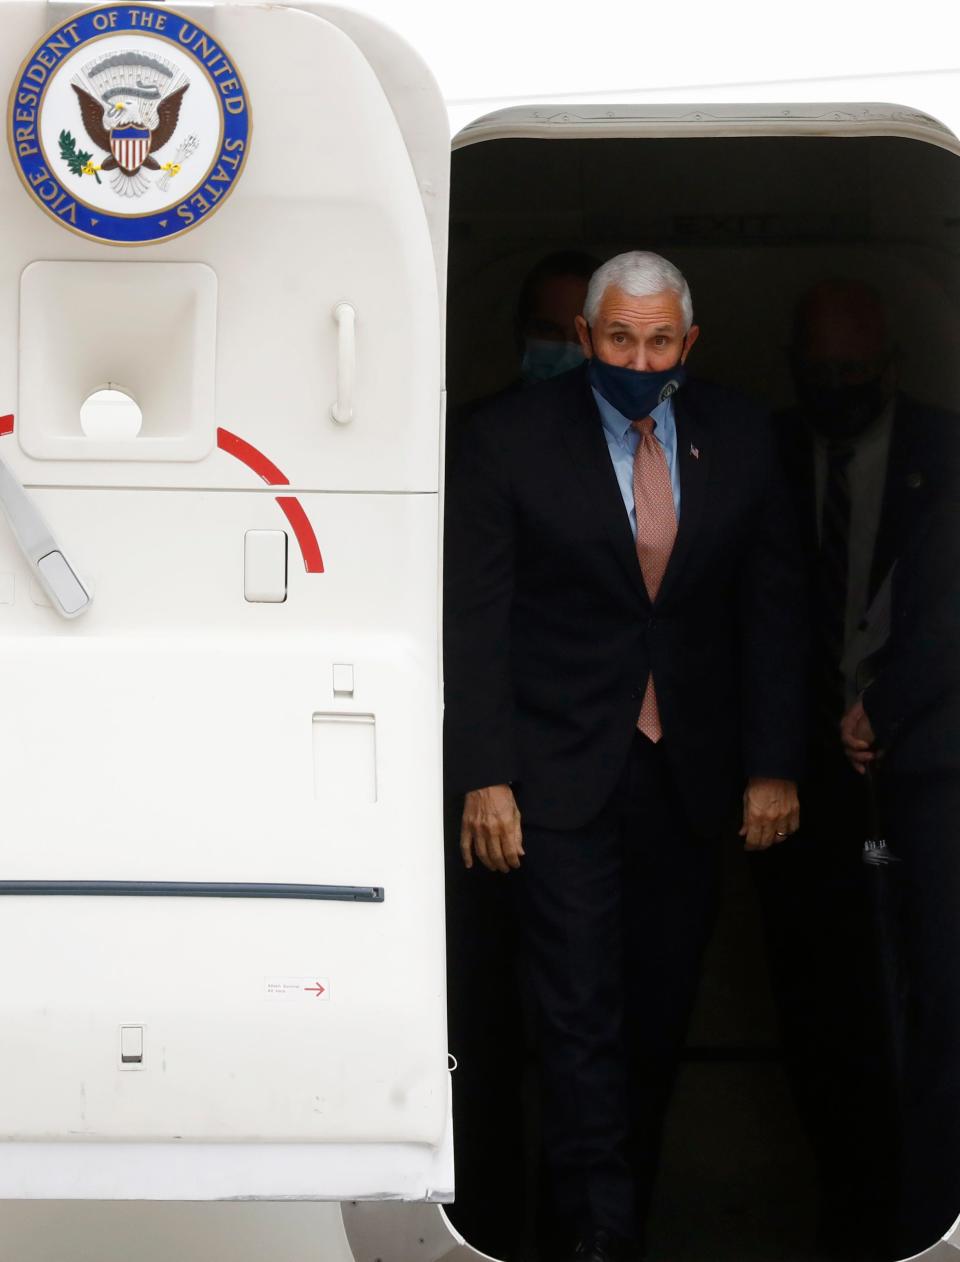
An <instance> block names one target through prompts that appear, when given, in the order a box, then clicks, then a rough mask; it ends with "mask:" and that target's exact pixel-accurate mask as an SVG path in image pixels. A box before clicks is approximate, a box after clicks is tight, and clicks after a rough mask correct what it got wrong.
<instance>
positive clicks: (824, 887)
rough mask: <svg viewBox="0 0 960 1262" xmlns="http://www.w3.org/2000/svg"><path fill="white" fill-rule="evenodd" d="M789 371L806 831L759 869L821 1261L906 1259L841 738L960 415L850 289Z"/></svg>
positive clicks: (866, 798)
mask: <svg viewBox="0 0 960 1262" xmlns="http://www.w3.org/2000/svg"><path fill="white" fill-rule="evenodd" d="M791 357H792V367H793V372H794V378H795V382H796V389H797V398H798V406H797V407H796V408H795V409H794V410H792V411H790V412H789V413H786V414H784V415H782V416H781V417H779V418H778V426H779V428H780V436H781V441H782V444H783V450H784V457H785V459H784V463H785V467H786V471H787V476H788V481H789V484H790V489H791V492H792V494H793V495H794V497H795V503H796V506H797V515H798V519H799V521H800V526H801V535H802V539H803V542H804V551H805V556H806V561H807V573H808V584H809V586H808V590H809V599H810V606H811V624H812V631H813V645H814V651H813V653H812V657H811V688H810V696H811V706H810V712H809V714H810V724H809V731H808V753H807V773H806V776H805V779H804V782H803V783H802V784H801V800H802V803H803V815H804V823H803V827H802V829H801V830H800V832H799V833H798V834H797V836H796V837H795V838H794V839H792V840H791V841H790V842H788V843H787V844H786V845H784V846H782V847H779V848H778V849H777V850H776V851H775V852H773V853H771V854H767V855H761V856H757V858H756V859H755V860H754V868H755V875H756V876H757V879H758V885H759V889H760V893H761V897H762V902H763V909H764V914H765V920H766V922H767V929H768V941H769V946H770V960H771V965H772V972H773V979H774V991H775V994H776V996H777V998H778V1001H779V1006H780V1011H781V1016H782V1020H783V1026H784V1039H785V1044H786V1050H787V1054H788V1063H789V1065H790V1068H791V1071H792V1075H793V1080H794V1085H795V1088H796V1090H797V1095H798V1101H799V1105H800V1111H801V1114H802V1116H803V1119H804V1121H805V1123H806V1126H807V1129H808V1133H809V1135H810V1137H811V1139H812V1142H813V1147H814V1150H815V1154H816V1157H817V1162H818V1166H819V1174H820V1186H821V1222H820V1241H819V1245H820V1249H821V1251H822V1252H823V1254H824V1255H825V1256H826V1257H828V1258H831V1259H844V1260H853V1259H883V1258H892V1257H894V1256H897V1257H899V1256H901V1255H900V1254H899V1253H895V1246H894V1244H893V1239H894V1223H893V1211H894V1206H895V1203H896V1185H897V1179H898V1173H897V1167H898V1160H899V1153H898V1145H897V1132H898V1123H897V1069H896V1059H897V1040H896V1037H895V1032H896V1031H895V1020H894V1019H893V1018H894V1016H895V1014H894V1011H893V1009H894V1007H895V996H894V995H893V994H892V988H891V984H890V982H891V973H892V971H893V969H892V965H893V960H892V958H891V956H890V950H889V948H890V945H891V944H890V940H889V937H888V935H886V934H885V933H883V932H882V931H881V922H882V921H883V919H884V916H885V908H884V904H885V902H886V901H887V900H888V894H889V886H890V874H889V873H888V872H887V871H885V870H884V869H880V868H874V867H869V866H865V865H864V863H863V861H862V854H863V843H864V841H865V839H866V838H867V836H868V835H869V834H870V832H871V831H872V829H873V828H874V819H873V815H874V811H873V807H872V804H871V801H870V795H869V793H868V792H867V785H866V784H865V782H864V780H863V778H861V777H858V776H857V775H856V774H855V773H854V771H853V770H852V768H851V767H850V766H849V765H848V763H847V761H846V759H845V757H844V753H843V747H842V744H841V741H840V726H839V725H840V719H841V717H842V716H843V714H844V711H845V710H846V708H847V707H848V706H849V705H850V704H851V703H852V701H853V700H854V699H855V697H856V696H857V693H858V691H859V689H858V686H857V681H856V665H857V663H858V662H859V661H860V659H861V658H863V657H864V656H866V655H867V654H868V653H869V652H870V649H871V644H870V641H871V637H872V636H873V635H874V634H875V627H873V626H871V625H868V624H867V623H866V621H865V616H866V614H867V611H868V609H869V608H870V607H871V606H872V605H873V604H874V602H875V601H876V599H877V595H878V592H879V591H880V589H881V586H882V584H883V581H884V577H885V576H886V575H887V574H888V573H889V571H890V569H891V566H892V565H893V563H894V561H895V560H896V559H897V557H898V555H899V553H900V551H901V549H902V547H903V545H904V541H905V540H907V539H910V538H911V537H913V536H914V535H915V534H916V530H917V526H918V523H919V522H920V521H922V520H923V519H924V517H925V515H926V514H927V513H928V512H929V510H930V508H931V505H932V504H934V503H936V502H937V501H938V499H939V498H940V496H941V494H942V491H943V488H944V487H945V486H946V485H948V484H949V483H950V482H951V481H952V480H953V479H954V478H955V470H956V467H957V450H958V448H957V418H956V417H954V416H952V415H950V414H949V413H946V412H943V411H941V410H938V409H936V408H932V407H929V406H927V405H925V404H922V403H919V402H918V401H916V400H914V399H911V398H909V397H908V396H906V395H904V394H902V393H901V392H899V391H898V390H897V388H896V369H897V357H896V351H895V347H894V344H893V341H892V338H891V335H890V331H889V326H888V321H887V318H886V312H885V309H884V306H883V303H882V301H881V299H880V297H879V295H878V294H877V293H876V291H875V290H873V289H872V288H871V287H870V286H868V285H865V284H863V283H862V282H860V281H855V280H850V279H845V278H836V279H829V280H824V281H821V282H820V283H818V284H817V285H815V286H814V287H813V288H812V289H811V290H809V291H808V292H807V293H806V294H804V295H803V297H802V298H801V300H800V302H799V304H798V306H797V310H796V315H795V322H794V332H793V344H792V348H791ZM873 647H876V646H875V645H874V646H873ZM958 1209H960V1206H958Z"/></svg>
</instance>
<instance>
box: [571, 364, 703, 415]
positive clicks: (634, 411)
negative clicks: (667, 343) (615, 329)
mask: <svg viewBox="0 0 960 1262" xmlns="http://www.w3.org/2000/svg"><path fill="white" fill-rule="evenodd" d="M587 371H588V373H589V376H590V384H591V385H592V386H593V388H594V389H595V390H597V391H598V392H599V393H600V394H602V395H603V397H604V398H605V399H606V401H607V402H608V403H612V404H613V406H614V407H615V408H616V409H617V411H618V412H620V413H621V414H622V415H623V416H625V417H626V418H627V419H628V420H630V421H639V420H641V419H642V418H643V417H645V416H649V415H650V413H651V412H652V411H653V409H654V408H655V407H656V406H657V404H658V403H663V402H664V400H666V399H669V398H670V396H671V395H672V394H676V392H677V391H678V390H679V389H680V387H681V386H682V385H683V383H684V382H685V381H686V379H687V369H686V365H684V364H681V363H679V362H678V363H676V364H674V366H673V367H672V368H665V369H663V370H662V371H661V372H640V371H638V370H637V369H636V368H620V367H618V366H617V365H616V364H605V363H604V362H603V360H602V359H598V358H597V356H596V355H594V357H593V358H592V359H591V360H590V366H589V368H588V370H587Z"/></svg>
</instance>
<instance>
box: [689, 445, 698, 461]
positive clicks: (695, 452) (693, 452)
mask: <svg viewBox="0 0 960 1262" xmlns="http://www.w3.org/2000/svg"><path fill="white" fill-rule="evenodd" d="M690 455H691V456H693V458H694V460H699V459H700V448H699V447H694V445H693V443H691V444H690Z"/></svg>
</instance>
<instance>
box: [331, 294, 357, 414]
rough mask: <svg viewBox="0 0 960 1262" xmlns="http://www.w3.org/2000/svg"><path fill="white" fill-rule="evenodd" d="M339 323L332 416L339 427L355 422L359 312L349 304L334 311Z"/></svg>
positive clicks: (336, 307) (340, 305) (343, 304)
mask: <svg viewBox="0 0 960 1262" xmlns="http://www.w3.org/2000/svg"><path fill="white" fill-rule="evenodd" d="M333 318H334V319H335V320H336V322H337V401H336V403H334V405H333V407H332V409H331V416H332V417H333V419H334V420H335V421H336V422H337V424H338V425H348V424H349V423H350V421H352V420H353V397H354V390H355V388H356V382H357V312H356V309H355V308H354V307H352V306H351V305H350V303H349V302H338V303H337V305H336V306H335V307H334V309H333Z"/></svg>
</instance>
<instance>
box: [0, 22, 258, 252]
mask: <svg viewBox="0 0 960 1262" xmlns="http://www.w3.org/2000/svg"><path fill="white" fill-rule="evenodd" d="M126 34H129V35H132V36H137V35H139V36H152V37H154V38H156V39H161V40H166V41H167V42H168V43H169V44H171V45H173V46H174V47H175V48H178V49H179V50H180V51H181V52H183V53H187V54H189V55H190V56H191V57H192V59H193V60H194V61H195V62H196V64H197V66H198V67H199V68H200V69H201V70H203V71H204V72H205V73H206V75H207V78H208V79H209V81H210V82H211V84H212V85H213V88H214V95H215V97H216V100H217V104H218V106H219V110H220V120H221V128H220V143H219V146H218V148H217V152H216V154H215V156H214V159H213V162H212V163H211V164H210V167H209V168H208V170H207V172H206V175H205V176H204V177H203V179H202V180H201V181H200V183H199V184H198V185H195V186H194V187H193V188H192V191H191V192H190V193H189V194H187V196H185V197H184V198H183V199H182V200H181V201H179V202H176V203H173V204H172V205H170V206H168V207H167V208H166V209H164V210H160V211H151V212H149V213H147V214H143V215H137V214H130V213H129V212H128V213H123V214H120V213H114V212H111V211H109V210H104V209H102V208H99V207H95V206H90V205H88V204H87V203H86V202H84V201H83V200H82V199H81V198H79V197H77V196H76V194H75V193H74V192H73V190H72V189H70V188H69V187H68V186H67V185H66V184H65V183H64V182H63V181H62V180H61V179H60V178H59V176H58V175H57V173H56V172H55V171H53V170H51V169H50V168H51V166H52V165H53V164H52V163H48V161H47V158H46V156H45V154H44V152H43V146H42V144H41V139H40V116H41V111H42V109H43V102H44V97H45V94H46V90H47V87H48V86H49V84H50V81H51V79H52V78H53V75H54V73H55V71H56V69H57V67H58V66H59V64H60V62H61V61H63V59H64V58H65V57H68V56H71V55H72V54H73V53H75V52H77V51H78V49H81V48H84V47H86V46H90V45H93V44H94V43H95V42H96V41H98V40H101V39H104V38H105V37H107V36H114V35H126ZM251 131H252V124H251V117H250V101H249V97H248V94H247V89H246V86H245V85H244V82H243V78H242V76H241V75H240V72H239V71H238V70H237V68H236V66H235V65H234V63H233V61H232V59H231V58H230V57H229V56H228V55H227V53H226V52H225V51H224V50H223V48H222V47H221V46H220V44H219V43H218V42H217V40H216V39H214V37H213V36H212V35H210V34H209V32H208V31H206V30H204V29H203V27H201V26H198V25H197V23H196V22H194V21H192V20H191V19H188V18H185V17H183V15H182V14H179V13H177V12H176V11H175V10H173V9H168V8H166V7H163V8H161V7H158V6H156V5H150V4H108V5H102V6H99V7H97V8H94V9H85V10H83V11H81V12H80V13H77V14H74V15H73V16H71V17H69V18H67V19H66V20H65V21H64V22H62V23H61V24H60V25H59V26H57V27H55V28H54V29H53V30H52V31H50V32H48V34H46V35H45V36H44V37H43V39H42V40H40V41H39V43H38V44H36V45H35V47H34V48H33V49H32V51H31V52H30V54H29V56H28V57H27V58H26V60H25V61H24V62H23V64H22V65H21V67H20V70H19V71H18V73H17V76H16V79H15V80H14V83H13V87H12V88H11V91H10V103H9V107H8V111H7V136H8V141H9V146H10V153H11V156H12V158H13V162H14V166H15V167H16V169H17V173H18V175H19V176H20V179H21V181H22V182H23V185H24V187H25V188H26V190H27V192H28V193H29V194H30V196H31V197H32V198H33V200H34V201H35V202H36V203H37V204H38V205H39V206H40V207H41V208H42V209H43V210H45V211H46V213H47V214H48V215H50V216H51V217H52V218H53V219H55V220H56V221H57V222H58V223H60V224H62V225H63V226H64V227H65V228H68V229H70V230H71V231H72V232H77V233H79V234H80V235H81V236H84V237H87V238H89V239H91V240H94V241H102V242H106V243H107V244H109V245H153V244H156V243H157V242H160V241H169V240H170V239H171V238H173V237H178V236H180V235H181V234H182V233H184V232H189V231H191V229H193V228H196V227H199V226H200V224H202V223H204V222H205V221H206V220H207V219H209V218H210V216H211V214H213V212H214V211H216V210H218V209H219V208H220V207H221V206H222V205H223V203H224V201H225V200H226V198H227V197H229V195H230V193H231V192H232V191H233V189H234V188H235V187H236V184H237V181H238V180H239V178H240V175H241V173H242V171H243V168H244V165H245V163H246V159H247V154H248V152H249V149H250V135H251Z"/></svg>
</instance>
